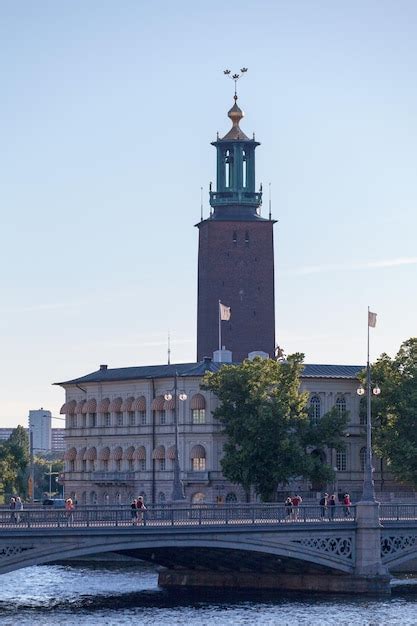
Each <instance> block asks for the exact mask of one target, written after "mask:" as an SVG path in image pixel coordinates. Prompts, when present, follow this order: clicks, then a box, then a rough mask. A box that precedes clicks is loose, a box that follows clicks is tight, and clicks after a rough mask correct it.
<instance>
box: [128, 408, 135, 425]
mask: <svg viewBox="0 0 417 626" xmlns="http://www.w3.org/2000/svg"><path fill="white" fill-rule="evenodd" d="M135 424H136V415H135V412H134V411H129V426H134V425H135Z"/></svg>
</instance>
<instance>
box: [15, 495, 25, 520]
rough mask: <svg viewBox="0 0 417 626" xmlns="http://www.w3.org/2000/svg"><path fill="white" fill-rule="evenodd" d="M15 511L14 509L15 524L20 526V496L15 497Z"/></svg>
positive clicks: (21, 506) (21, 508)
mask: <svg viewBox="0 0 417 626" xmlns="http://www.w3.org/2000/svg"><path fill="white" fill-rule="evenodd" d="M15 509H16V513H15V517H16V524H20V516H21V513H22V511H23V502H22V498H21V497H20V496H17V497H16V502H15Z"/></svg>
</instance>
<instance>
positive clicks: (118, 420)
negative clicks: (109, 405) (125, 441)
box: [116, 412, 123, 426]
mask: <svg viewBox="0 0 417 626" xmlns="http://www.w3.org/2000/svg"><path fill="white" fill-rule="evenodd" d="M116 424H117V425H118V426H123V413H120V412H119V413H116Z"/></svg>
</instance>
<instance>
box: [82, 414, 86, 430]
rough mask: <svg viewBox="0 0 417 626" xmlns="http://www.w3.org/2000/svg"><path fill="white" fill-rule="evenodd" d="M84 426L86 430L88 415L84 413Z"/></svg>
mask: <svg viewBox="0 0 417 626" xmlns="http://www.w3.org/2000/svg"><path fill="white" fill-rule="evenodd" d="M82 426H83V428H85V427H86V426H87V415H86V414H85V413H84V415H83V416H82Z"/></svg>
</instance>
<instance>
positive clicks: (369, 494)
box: [356, 307, 381, 502]
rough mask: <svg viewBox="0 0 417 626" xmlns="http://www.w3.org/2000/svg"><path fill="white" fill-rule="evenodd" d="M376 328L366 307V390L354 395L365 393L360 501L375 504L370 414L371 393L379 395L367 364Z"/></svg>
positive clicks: (359, 390)
mask: <svg viewBox="0 0 417 626" xmlns="http://www.w3.org/2000/svg"><path fill="white" fill-rule="evenodd" d="M375 326H376V313H372V312H371V311H370V310H369V307H368V354H367V360H366V386H365V387H366V389H365V388H364V387H363V386H362V385H361V386H360V387H359V388H358V389H357V390H356V393H357V394H358V396H364V395H365V393H366V463H365V470H364V478H363V490H362V500H364V501H366V502H375V501H376V500H375V485H374V477H373V467H372V414H371V413H372V412H371V392H372V394H373V395H374V396H379V394H380V393H381V390H380V388H379V387H378V385H375V386H374V387H373V388H372V383H371V365H370V362H369V328H375Z"/></svg>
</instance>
